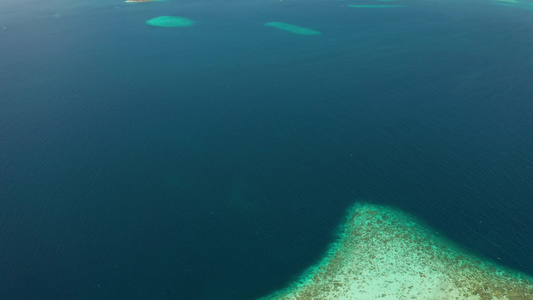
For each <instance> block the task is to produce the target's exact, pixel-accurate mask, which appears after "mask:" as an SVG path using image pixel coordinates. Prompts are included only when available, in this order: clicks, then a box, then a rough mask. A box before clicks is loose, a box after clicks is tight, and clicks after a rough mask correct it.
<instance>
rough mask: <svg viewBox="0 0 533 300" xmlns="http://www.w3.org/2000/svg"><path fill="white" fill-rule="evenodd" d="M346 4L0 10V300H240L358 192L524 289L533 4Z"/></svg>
mask: <svg viewBox="0 0 533 300" xmlns="http://www.w3.org/2000/svg"><path fill="white" fill-rule="evenodd" d="M349 1H350V2H348V1H311V2H309V1H287V0H284V1H281V2H280V1H257V2H253V3H252V2H249V1H242V2H239V1H204V2H198V1H189V2H186V1H168V2H157V3H144V4H127V3H123V2H121V1H77V2H76V1H71V3H69V1H33V0H26V1H17V2H15V1H8V0H0V26H1V27H3V29H2V31H0V299H193V300H203V299H253V298H255V297H258V296H261V295H264V294H267V293H269V292H271V291H273V290H275V289H277V288H281V287H284V286H285V285H286V284H287V283H288V282H290V281H291V280H293V279H294V278H295V277H296V276H297V275H298V274H299V273H300V272H301V271H302V270H304V269H305V268H306V267H307V266H309V265H311V264H313V263H314V262H315V261H316V259H318V258H319V257H320V256H321V255H322V253H323V252H324V250H325V249H326V248H327V245H328V243H330V242H331V241H332V240H333V238H334V236H333V233H334V231H335V228H336V226H337V225H338V223H339V221H340V220H341V217H342V216H343V213H344V210H345V209H346V208H347V207H349V206H350V205H351V204H352V203H354V201H357V200H358V199H366V200H369V201H375V202H377V203H386V204H391V205H394V206H396V207H400V208H402V209H404V210H406V211H408V212H411V213H414V214H416V215H418V216H420V217H421V218H423V219H424V220H426V221H427V222H429V223H430V224H431V225H433V226H434V227H435V228H436V229H437V230H439V231H441V232H442V233H444V234H446V235H448V236H449V237H450V238H451V239H453V240H454V241H456V242H459V243H461V244H462V245H464V246H465V247H468V248H470V249H472V250H473V251H475V252H477V253H479V254H480V255H483V256H486V257H487V259H495V260H497V261H498V262H500V263H501V264H504V265H507V266H509V267H512V268H516V269H519V270H521V271H524V272H528V273H530V274H533V230H531V228H533V218H532V217H531V215H532V214H533V151H532V149H533V84H532V83H531V82H532V79H533V56H532V55H531V54H532V53H533V11H528V10H522V9H518V8H513V7H504V6H498V5H495V4H494V3H493V2H490V1H480V2H471V3H469V4H464V3H461V2H459V1H456V2H455V1H444V0H443V1H420V2H406V3H405V4H406V5H407V6H406V7H403V8H398V9H374V10H357V9H353V8H348V7H346V4H349V3H350V4H351V3H354V4H355V3H365V4H367V3H370V1H367V2H364V1H355V0H349ZM160 15H177V16H182V17H187V18H190V19H193V20H195V21H197V23H196V24H195V25H194V26H193V27H189V28H156V27H150V26H148V25H146V24H145V23H144V22H145V21H146V20H148V19H150V18H153V17H157V16H160ZM271 21H283V22H287V23H292V24H296V25H299V26H303V27H308V28H312V29H315V30H319V31H321V32H322V35H320V36H298V35H293V34H290V33H287V32H283V31H280V30H277V29H274V28H269V27H266V26H264V25H263V24H264V23H266V22H271Z"/></svg>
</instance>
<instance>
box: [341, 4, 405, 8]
mask: <svg viewBox="0 0 533 300" xmlns="http://www.w3.org/2000/svg"><path fill="white" fill-rule="evenodd" d="M348 6H349V7H353V8H393V7H405V5H385V4H383V5H381V4H375V5H374V4H372V5H358V4H350V5H348Z"/></svg>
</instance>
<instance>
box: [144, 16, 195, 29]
mask: <svg viewBox="0 0 533 300" xmlns="http://www.w3.org/2000/svg"><path fill="white" fill-rule="evenodd" d="M194 23H195V22H194V21H193V20H189V19H187V18H182V17H175V16H161V17H157V18H153V19H150V20H148V21H146V24H148V25H151V26H158V27H189V26H192V25H194Z"/></svg>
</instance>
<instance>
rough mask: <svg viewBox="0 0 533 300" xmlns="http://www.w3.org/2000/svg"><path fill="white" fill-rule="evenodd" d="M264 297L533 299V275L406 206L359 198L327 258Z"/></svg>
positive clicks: (461, 299)
mask: <svg viewBox="0 0 533 300" xmlns="http://www.w3.org/2000/svg"><path fill="white" fill-rule="evenodd" d="M262 299H264V300H267V299H268V300H274V299H276V300H278V299H280V300H281V299H283V300H289V299H291V300H292V299H306V300H307V299H321V300H333V299H336V300H338V299H358V300H363V299H389V300H393V299H394V300H396V299H439V300H452V299H457V300H466V299H472V300H473V299H479V300H488V299H522V300H526V299H532V300H533V278H532V277H530V276H528V275H525V274H522V273H519V272H516V271H513V270H510V269H507V268H504V267H502V266H499V265H497V264H495V263H493V262H491V261H487V260H483V259H480V258H478V257H476V256H475V255H473V254H472V253H469V252H468V251H466V250H465V249H463V248H461V247H459V246H457V245H455V244H454V243H453V242H451V241H449V240H448V239H445V238H443V237H441V236H439V234H438V233H437V232H435V231H434V230H432V229H431V228H429V227H428V226H426V225H425V224H424V223H423V222H422V221H420V220H418V219H417V218H415V217H413V216H411V215H409V214H407V213H404V212H402V211H400V210H397V209H394V208H391V207H387V206H381V205H374V204H367V203H357V204H355V205H354V206H353V207H352V208H351V209H350V210H349V211H348V213H347V216H346V219H345V221H344V223H343V225H342V226H341V227H340V229H339V237H338V239H337V241H336V242H335V243H334V244H332V245H331V247H330V248H329V251H328V252H327V254H326V255H325V256H324V258H323V259H322V260H321V261H320V262H319V263H318V264H316V265H314V266H312V267H311V268H309V269H308V270H307V271H306V272H305V273H304V274H303V275H302V276H301V278H300V280H298V281H297V282H296V283H293V284H292V285H291V286H289V287H287V288H286V289H283V290H280V291H278V292H275V293H274V294H272V295H269V296H267V297H265V298H262Z"/></svg>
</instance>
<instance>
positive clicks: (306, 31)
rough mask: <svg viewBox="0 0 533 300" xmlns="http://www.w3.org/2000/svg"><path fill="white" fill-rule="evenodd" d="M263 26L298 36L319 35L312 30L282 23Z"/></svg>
mask: <svg viewBox="0 0 533 300" xmlns="http://www.w3.org/2000/svg"><path fill="white" fill-rule="evenodd" d="M265 26H270V27H274V28H277V29H281V30H285V31H288V32H290V33H294V34H300V35H320V34H321V33H320V31H316V30H313V29H309V28H304V27H300V26H296V25H292V24H288V23H283V22H270V23H266V24H265Z"/></svg>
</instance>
